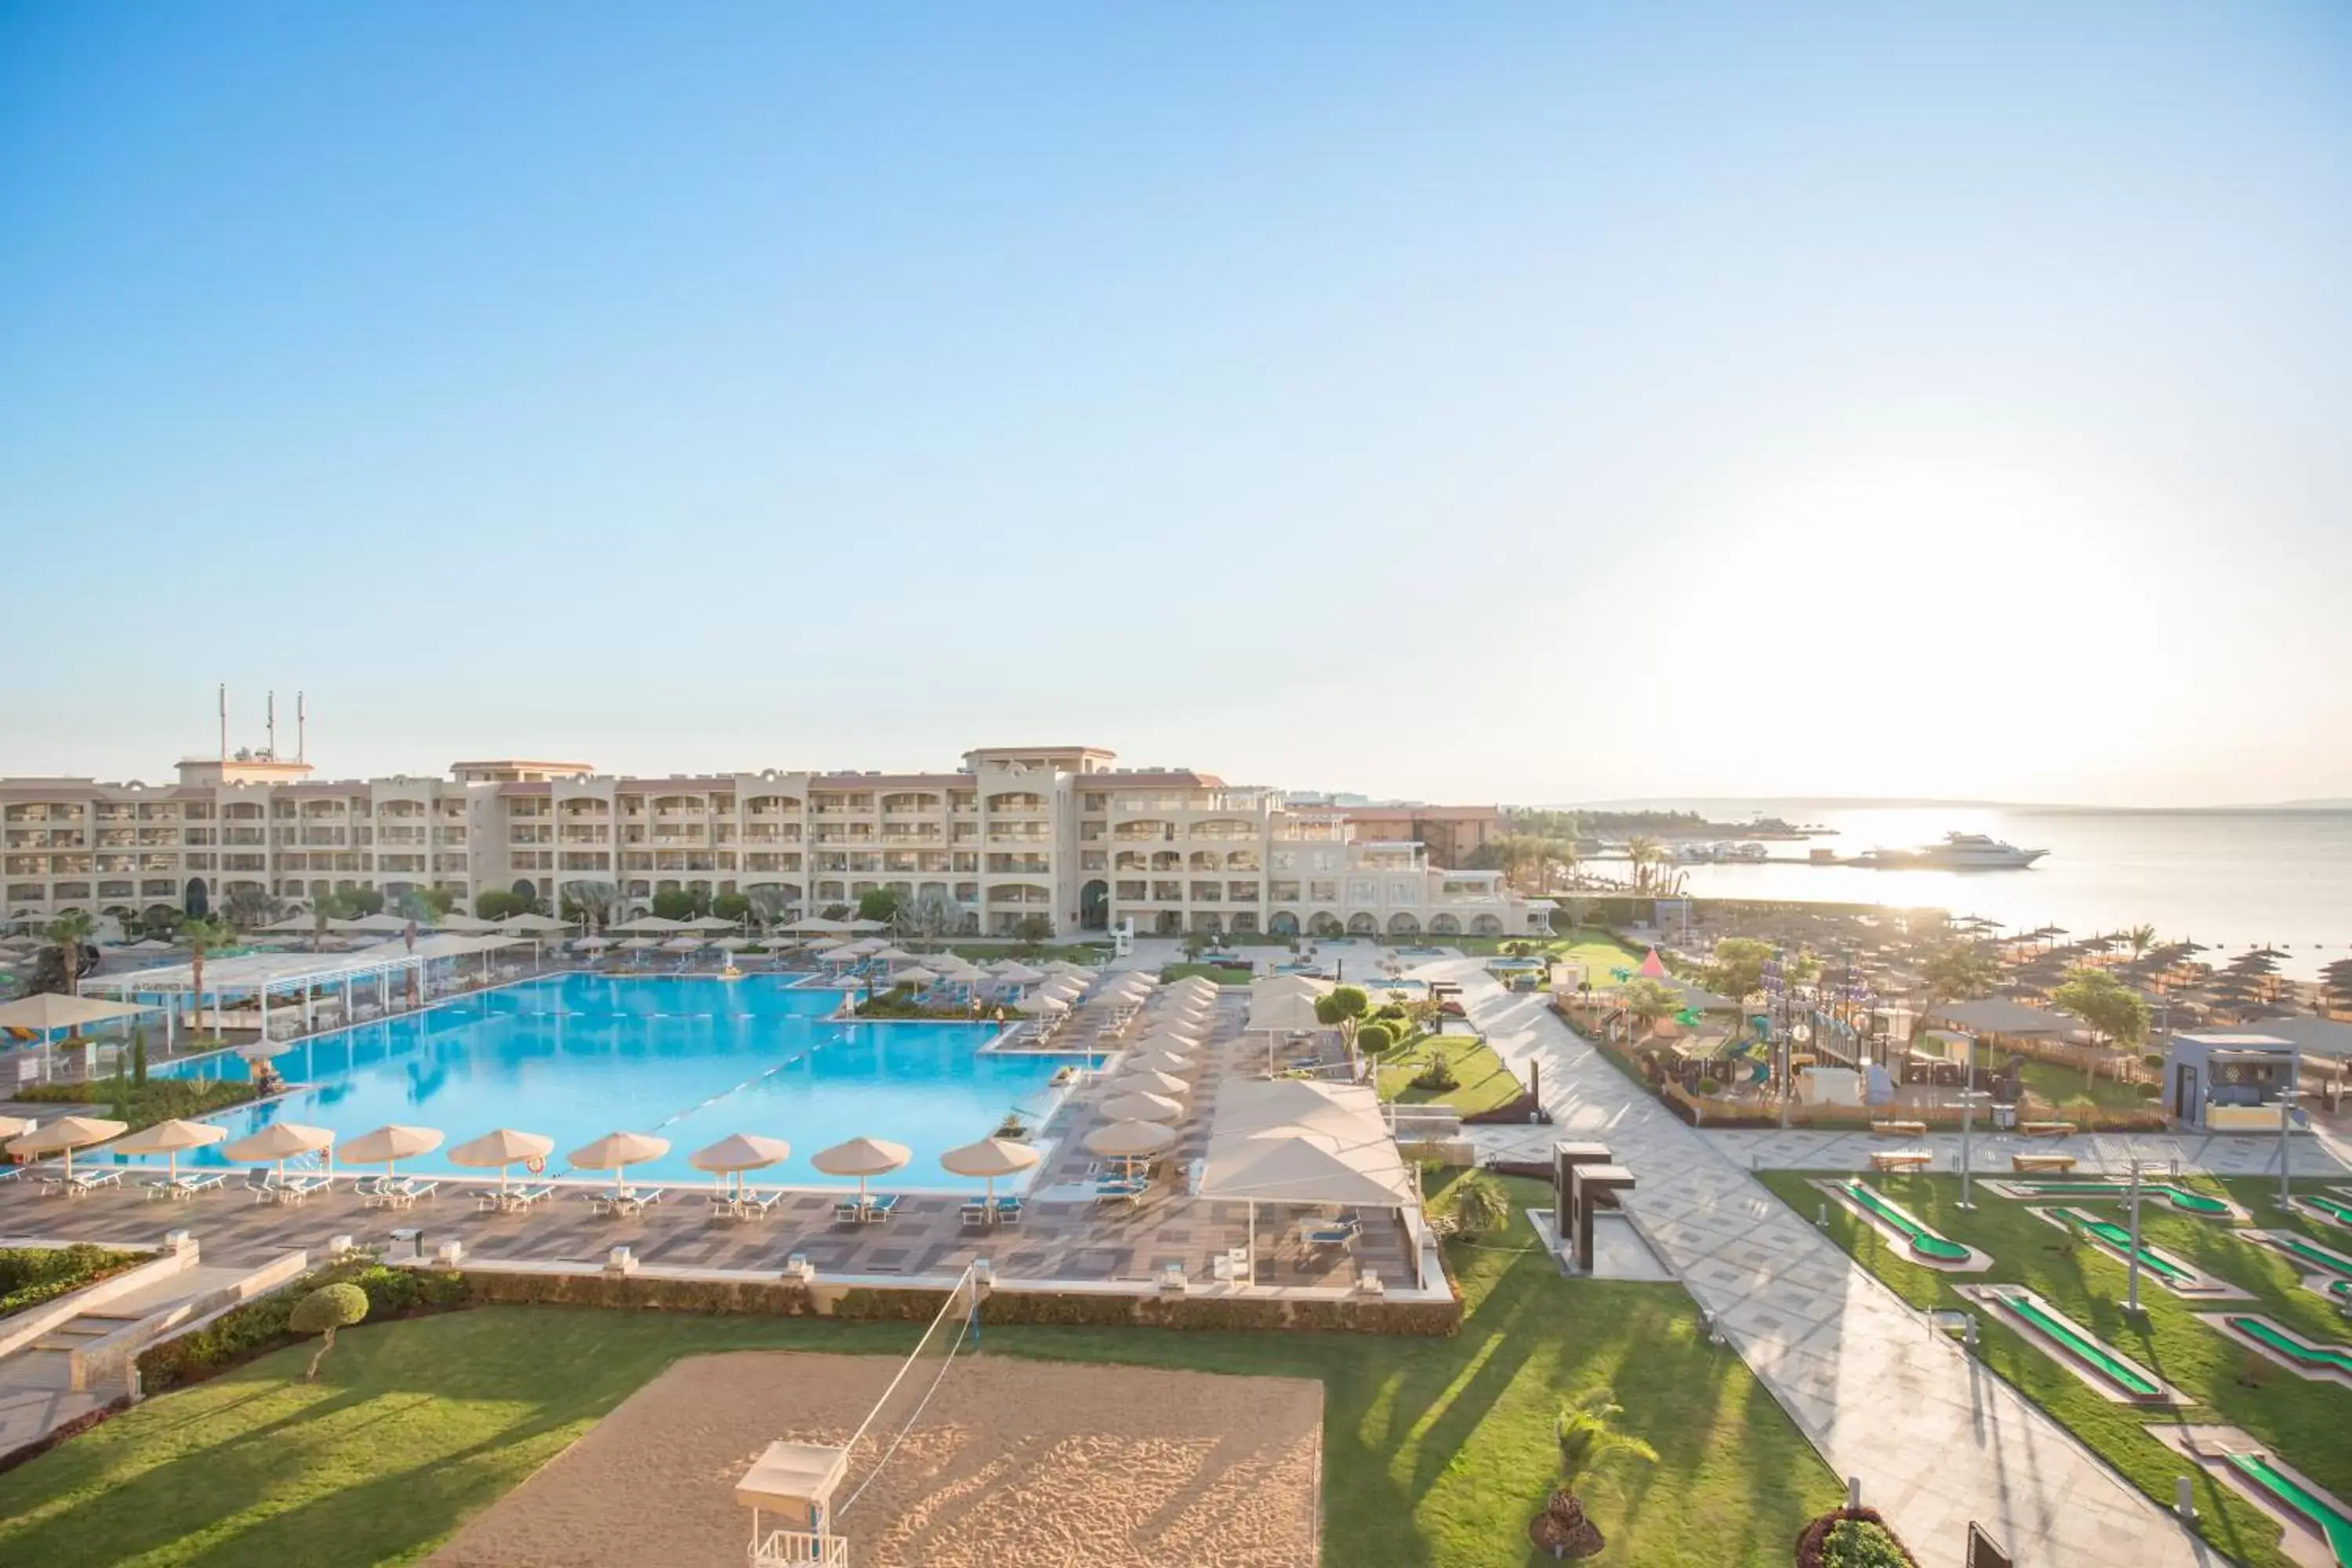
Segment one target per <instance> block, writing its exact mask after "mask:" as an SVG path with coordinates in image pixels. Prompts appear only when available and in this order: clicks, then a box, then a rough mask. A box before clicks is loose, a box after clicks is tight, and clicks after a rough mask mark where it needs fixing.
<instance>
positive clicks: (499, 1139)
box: [448, 1127, 555, 1193]
mask: <svg viewBox="0 0 2352 1568" xmlns="http://www.w3.org/2000/svg"><path fill="white" fill-rule="evenodd" d="M554 1147H555V1140H554V1139H552V1138H542V1137H541V1136H540V1135H539V1134H538V1133H536V1132H518V1131H515V1130H514V1129H513V1128H511V1127H501V1128H499V1129H498V1130H497V1131H492V1132H485V1133H483V1134H482V1135H481V1136H480V1137H479V1138H469V1139H467V1141H466V1142H463V1143H460V1144H458V1145H457V1147H456V1148H455V1149H452V1150H450V1151H449V1154H448V1160H449V1163H451V1164H453V1165H468V1166H471V1167H473V1168H475V1169H477V1170H484V1171H487V1170H489V1169H491V1168H492V1167H494V1166H495V1167H496V1168H497V1170H498V1173H499V1192H501V1193H503V1192H505V1191H506V1190H507V1167H508V1166H509V1165H523V1164H529V1163H531V1162H532V1161H541V1162H544V1161H545V1160H546V1158H547V1155H548V1151H550V1150H551V1149H553V1148H554Z"/></svg>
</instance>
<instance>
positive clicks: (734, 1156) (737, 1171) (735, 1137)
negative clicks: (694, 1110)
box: [686, 1132, 793, 1193]
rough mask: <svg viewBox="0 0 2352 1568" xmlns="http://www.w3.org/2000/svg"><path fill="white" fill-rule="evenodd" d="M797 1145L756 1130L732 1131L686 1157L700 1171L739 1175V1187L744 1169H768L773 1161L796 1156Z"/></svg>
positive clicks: (738, 1188) (776, 1161) (741, 1188)
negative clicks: (763, 1134) (794, 1148)
mask: <svg viewBox="0 0 2352 1568" xmlns="http://www.w3.org/2000/svg"><path fill="white" fill-rule="evenodd" d="M792 1152H793V1146H792V1145H791V1144H790V1143H787V1142H784V1141H783V1140H782V1139H781V1138H763V1137H761V1135H760V1134H758V1133H756V1132H730V1133H729V1134H728V1135H727V1136H726V1137H724V1138H721V1139H720V1140H719V1142H716V1143H711V1144H707V1145H705V1146H704V1147H702V1148H699V1149H697V1150H696V1151H695V1152H693V1153H691V1154H688V1156H687V1157H686V1163H688V1164H689V1165H691V1166H693V1167H694V1168H695V1169H696V1170H698V1171H709V1172H711V1173H714V1174H717V1175H725V1176H732V1177H734V1178H735V1190H736V1191H737V1192H739V1193H740V1192H741V1191H742V1190H743V1173H744V1172H746V1171H764V1170H766V1169H767V1168H768V1167H769V1166H771V1165H778V1164H782V1163H783V1162H784V1161H786V1160H788V1159H790V1158H792Z"/></svg>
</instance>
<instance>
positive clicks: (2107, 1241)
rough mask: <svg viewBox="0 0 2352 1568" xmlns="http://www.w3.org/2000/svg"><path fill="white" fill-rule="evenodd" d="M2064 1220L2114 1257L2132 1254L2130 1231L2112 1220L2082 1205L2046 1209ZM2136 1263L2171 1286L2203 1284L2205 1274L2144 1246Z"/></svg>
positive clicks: (2126, 1257)
mask: <svg viewBox="0 0 2352 1568" xmlns="http://www.w3.org/2000/svg"><path fill="white" fill-rule="evenodd" d="M2047 1212H2049V1213H2051V1214H2053V1215H2056V1216H2057V1217H2058V1218H2060V1219H2061V1220H2063V1221H2064V1222H2065V1223H2066V1226H2067V1227H2068V1228H2069V1229H2073V1230H2079V1231H2082V1232H2084V1233H2085V1234H2086V1235H2088V1236H2091V1237H2095V1239H2096V1240H2097V1241H2098V1242H2099V1243H2100V1244H2101V1245H2102V1246H2104V1247H2106V1248H2107V1249H2108V1250H2110V1251H2111V1252H2113V1253H2114V1254H2115V1255H2116V1258H2119V1259H2121V1260H2123V1261H2125V1262H2129V1261H2130V1260H2131V1258H2132V1257H2133V1251H2132V1240H2131V1232H2130V1231H2129V1230H2126V1228H2125V1227H2124V1226H2119V1225H2117V1224H2116V1223H2115V1222H2114V1221H2112V1220H2104V1219H2101V1218H2100V1217H2099V1216H2098V1215H2095V1214H2085V1213H2084V1211H2082V1210H2081V1209H2074V1208H2058V1209H2051V1210H2049V1211H2047ZM2138 1258H2139V1266H2140V1267H2141V1268H2145V1269H2147V1271H2148V1272H2149V1273H2151V1274H2153V1275H2155V1276H2156V1277H2157V1278H2158V1279H2161V1280H2163V1281H2164V1282H2165V1283H2166V1284H2167V1285H2169V1286H2171V1287H2172V1288H2173V1289H2175V1290H2184V1291H2185V1290H2196V1289H2201V1288H2204V1286H2205V1278H2204V1276H2202V1275H2200V1274H2199V1273H2197V1272H2195V1271H2194V1270H2193V1269H2189V1268H2182V1267H2181V1266H2180V1265H2179V1264H2178V1263H2175V1262H2173V1261H2172V1260H2171V1259H2169V1258H2158V1256H2157V1255H2156V1254H2155V1253H2153V1252H2150V1251H2149V1250H2148V1249H2147V1247H2141V1248H2140V1249H2139V1251H2138Z"/></svg>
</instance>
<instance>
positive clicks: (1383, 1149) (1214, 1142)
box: [1198, 1079, 1421, 1279]
mask: <svg viewBox="0 0 2352 1568" xmlns="http://www.w3.org/2000/svg"><path fill="white" fill-rule="evenodd" d="M1198 1191H1199V1192H1200V1194H1202V1196H1204V1197H1214V1198H1219V1199H1222V1200H1224V1201H1227V1202H1231V1201H1233V1200H1234V1199H1236V1198H1238V1199H1242V1200H1244V1201H1246V1202H1247V1203H1248V1204H1249V1205H1250V1251H1251V1254H1252V1258H1253V1262H1255V1254H1256V1250H1257V1205H1259V1204H1261V1203H1281V1204H1341V1205H1350V1206H1353V1207H1358V1208H1389V1209H1397V1208H1404V1207H1408V1206H1410V1205H1413V1204H1416V1203H1418V1202H1420V1199H1421V1194H1420V1189H1419V1187H1418V1185H1417V1184H1415V1183H1414V1181H1413V1176H1412V1169H1411V1168H1410V1167H1409V1166H1408V1165H1406V1163H1405V1162H1404V1159H1403V1156H1402V1155H1401V1154H1400V1153H1399V1152H1397V1146H1396V1138H1395V1135H1394V1133H1393V1132H1392V1131H1391V1130H1390V1128H1389V1124H1388V1119H1387V1118H1386V1117H1385V1116H1383V1115H1382V1114H1381V1105H1380V1096H1379V1094H1378V1093H1377V1092H1376V1091H1375V1090H1374V1089H1371V1088H1370V1086H1368V1085H1360V1084H1341V1083H1318V1082H1306V1081H1301V1080H1298V1079H1274V1080H1269V1081H1263V1082H1261V1081H1256V1080H1252V1079H1240V1080H1236V1081H1235V1082H1234V1083H1231V1084H1228V1085H1227V1086H1226V1087H1225V1092H1224V1093H1223V1095H1222V1096H1221V1097H1220V1098H1219V1101H1218V1105H1217V1113H1216V1117H1215V1119H1214V1120H1213V1121H1212V1122H1211V1123H1210V1126H1209V1150H1208V1153H1207V1156H1206V1157H1205V1158H1204V1159H1203V1160H1202V1163H1201V1180H1200V1184H1199V1187H1198ZM1414 1274H1415V1277H1416V1279H1418V1277H1419V1274H1420V1262H1419V1258H1418V1256H1417V1255H1416V1258H1415V1261H1414Z"/></svg>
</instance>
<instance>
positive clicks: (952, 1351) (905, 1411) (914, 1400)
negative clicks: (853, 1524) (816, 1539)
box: [834, 1264, 980, 1516]
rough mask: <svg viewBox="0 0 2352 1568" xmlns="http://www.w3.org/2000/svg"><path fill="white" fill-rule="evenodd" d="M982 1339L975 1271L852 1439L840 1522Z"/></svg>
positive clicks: (959, 1284)
mask: <svg viewBox="0 0 2352 1568" xmlns="http://www.w3.org/2000/svg"><path fill="white" fill-rule="evenodd" d="M979 1338H980V1285H979V1281H978V1280H977V1279H974V1278H973V1271H972V1268H971V1265H969V1264H967V1265H965V1267H964V1271H963V1272H962V1273H961V1275H959V1276H957V1278H956V1282H955V1284H954V1285H953V1286H952V1287H950V1289H949V1290H948V1299H947V1300H945V1301H942V1302H941V1303H940V1310H939V1312H938V1314H937V1315H936V1316H935V1317H933V1318H932V1319H931V1324H930V1327H929V1328H927V1329H925V1330H924V1331H923V1337H922V1338H921V1340H919V1341H918V1342H916V1345H915V1348H914V1350H913V1351H911V1352H908V1356H907V1359H906V1361H905V1362H904V1363H901V1364H900V1366H899V1368H898V1375H897V1376H895V1377H893V1378H892V1379H891V1380H890V1386H889V1387H887V1388H886V1389H884V1390H883V1391H882V1397H881V1398H880V1399H877V1400H876V1401H875V1402H874V1408H873V1409H871V1410H869V1411H867V1412H866V1420H865V1421H864V1423H863V1424H861V1425H860V1426H858V1428H857V1432H856V1436H852V1437H851V1438H850V1439H849V1464H850V1476H851V1479H854V1481H855V1482H856V1484H855V1486H854V1487H853V1488H852V1489H851V1490H850V1493H849V1496H848V1498H847V1499H846V1500H844V1501H843V1502H841V1503H840V1504H839V1505H838V1506H836V1507H835V1510H834V1512H835V1515H836V1516H838V1515H840V1514H844V1513H846V1512H848V1511H849V1510H851V1509H853V1508H856V1506H857V1500H858V1499H859V1498H861V1497H864V1496H865V1495H866V1488H867V1487H870V1486H872V1485H873V1484H874V1481H875V1478H877V1476H879V1475H881V1473H882V1471H883V1470H884V1468H887V1466H888V1465H889V1463H890V1457H891V1456H892V1455H894V1454H896V1453H897V1452H898V1446H899V1445H900V1444H901V1443H903V1442H905V1441H906V1440H907V1435H908V1433H909V1432H912V1431H913V1430H914V1429H915V1426H916V1424H917V1423H919V1421H921V1420H922V1418H923V1412H924V1411H925V1410H926V1409H928V1408H929V1406H930V1403H931V1396H932V1395H933V1394H937V1393H938V1392H939V1388H940V1384H941V1383H942V1382H944V1381H945V1380H946V1378H947V1375H948V1369H949V1368H950V1367H951V1366H953V1365H954V1364H955V1359H956V1357H957V1355H958V1354H960V1353H961V1352H962V1351H963V1350H964V1349H965V1348H966V1347H967V1346H969V1345H971V1344H973V1343H976V1342H978V1340H979Z"/></svg>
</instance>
